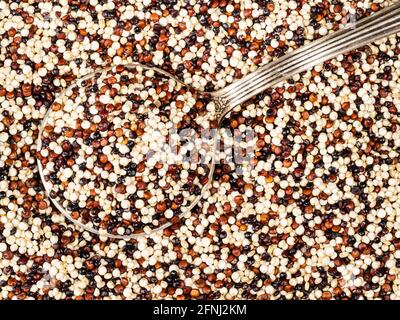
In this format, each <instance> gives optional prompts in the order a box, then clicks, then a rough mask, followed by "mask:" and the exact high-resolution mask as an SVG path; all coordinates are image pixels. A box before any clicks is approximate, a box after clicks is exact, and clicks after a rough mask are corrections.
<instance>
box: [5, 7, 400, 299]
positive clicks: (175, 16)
mask: <svg viewBox="0 0 400 320" xmlns="http://www.w3.org/2000/svg"><path fill="white" fill-rule="evenodd" d="M388 4H389V2H387V1H384V2H383V1H336V0H334V1H293V0H291V1H236V2H230V1H149V0H143V1H129V2H128V1H113V2H111V1H99V0H90V1H79V2H78V1H53V2H35V1H22V2H20V3H15V2H12V1H0V288H1V289H0V290H1V294H0V297H1V299H30V298H35V299H49V298H50V299H150V298H152V299H165V298H179V299H185V298H195V299H205V298H208V299H234V298H243V299H278V298H286V299H320V298H323V299H330V298H337V299H344V298H361V297H364V298H369V299H371V298H383V299H398V298H399V295H400V292H399V277H398V275H399V267H400V262H399V260H398V259H399V258H400V231H399V230H400V224H399V221H398V218H397V212H398V211H399V200H398V193H399V189H398V182H399V178H400V176H399V173H398V172H399V164H398V158H399V151H400V150H399V147H400V136H399V134H398V126H399V119H398V111H397V108H398V107H399V102H400V94H399V91H400V88H399V87H400V80H399V75H400V72H399V70H400V68H399V67H400V64H399V60H398V57H399V54H400V49H399V41H400V39H399V37H398V36H392V37H390V38H388V39H385V40H383V41H380V42H379V43H375V44H372V45H369V46H367V47H365V48H362V49H360V50H358V51H355V52H352V53H349V54H348V55H346V56H340V57H339V58H338V59H335V60H332V61H331V62H328V63H325V64H324V65H321V66H318V67H316V68H314V69H313V70H312V71H309V72H306V73H304V74H302V75H301V76H296V77H294V78H293V79H292V80H289V81H287V82H285V83H282V84H281V85H279V86H277V87H276V88H274V89H270V90H267V91H266V92H264V93H263V94H261V95H259V96H258V97H256V98H255V99H253V100H252V101H250V102H248V103H247V104H246V106H243V108H242V109H241V110H239V109H238V110H237V111H235V112H233V113H232V114H231V115H230V116H229V117H228V118H227V119H226V120H225V121H224V123H223V125H224V127H231V128H239V129H240V130H243V131H244V130H245V129H246V127H252V128H253V129H254V130H255V132H257V133H258V138H257V141H256V145H257V150H256V158H255V160H254V161H255V165H256V167H255V169H254V170H253V171H251V172H245V173H244V175H243V176H237V175H236V173H235V172H234V168H233V164H231V163H226V164H225V165H219V166H218V168H217V170H216V174H215V182H214V184H213V187H212V188H211V190H210V192H209V193H208V194H206V195H205V197H204V200H203V201H202V202H201V203H200V205H199V206H198V207H197V208H196V209H195V210H194V212H193V215H192V217H191V218H189V219H187V220H186V221H185V222H184V223H183V224H182V226H180V227H177V228H175V230H166V231H165V232H164V234H158V235H154V237H151V238H149V239H141V240H139V241H131V242H125V241H112V240H107V239H99V238H98V237H96V236H93V235H91V234H89V233H87V232H84V231H83V230H79V229H78V228H77V227H76V226H75V225H73V224H72V223H70V222H69V221H66V220H65V219H64V217H63V216H62V215H60V214H59V213H58V212H57V211H55V210H54V209H53V208H52V207H51V206H50V203H49V201H48V200H47V199H46V197H45V195H44V193H43V188H42V186H41V183H40V179H39V176H38V172H37V168H36V163H35V161H36V156H35V152H36V151H35V143H34V141H35V139H36V137H37V133H38V126H39V124H40V121H41V119H42V118H43V116H44V114H45V112H46V110H47V108H48V107H49V106H50V104H51V102H52V100H53V99H54V95H55V94H57V93H58V92H60V91H61V90H62V88H64V87H66V86H67V85H68V84H70V83H71V82H72V81H73V80H74V79H75V78H76V77H80V76H83V75H85V74H87V73H89V72H91V71H92V70H94V69H95V68H97V67H99V66H104V65H108V64H110V63H114V64H119V63H125V62H132V61H139V62H141V63H146V64H154V65H158V66H162V67H163V68H164V69H165V70H167V71H170V72H171V73H173V74H175V75H177V76H178V77H179V78H180V79H182V80H184V81H185V82H186V83H188V84H191V85H193V86H194V87H196V88H204V89H206V90H212V89H217V88H221V87H224V86H225V85H226V84H227V83H230V82H232V81H233V80H234V79H236V78H240V77H241V76H242V75H244V74H247V73H249V72H251V71H253V70H255V69H256V68H257V67H258V66H260V65H262V64H264V63H267V62H268V61H271V60H272V59H274V58H276V57H278V56H281V55H283V54H284V53H286V52H288V51H291V50H293V49H295V48H297V47H298V46H301V45H303V44H304V43H306V42H308V41H310V40H313V39H315V38H318V37H320V36H321V35H325V34H327V33H329V32H330V31H333V30H335V29H337V28H338V27H339V25H340V24H342V23H343V22H345V21H346V19H348V18H349V14H355V17H356V19H360V18H361V17H364V16H367V15H369V14H370V13H371V12H372V11H378V10H379V9H381V8H382V7H384V6H386V5H388ZM307 141H308V142H307ZM332 148H333V150H332Z"/></svg>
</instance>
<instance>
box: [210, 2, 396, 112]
mask: <svg viewBox="0 0 400 320" xmlns="http://www.w3.org/2000/svg"><path fill="white" fill-rule="evenodd" d="M397 32H400V2H396V3H395V4H393V5H391V6H389V7H387V8H385V9H383V10H380V11H378V12H377V13H375V14H372V15H371V16H369V17H367V18H364V19H362V20H360V21H358V22H356V23H353V24H350V25H347V27H345V28H343V29H341V30H339V31H336V32H334V33H332V34H330V35H328V36H325V37H323V38H320V39H318V40H316V41H313V42H311V43H309V44H308V45H305V46H303V47H301V48H299V49H297V50H295V51H293V52H291V53H289V54H286V55H284V56H282V57H280V58H278V59H277V60H275V61H273V62H272V63H269V64H267V65H265V66H263V67H261V68H259V69H258V70H257V71H255V72H253V73H251V74H249V75H247V76H245V77H244V78H242V79H240V80H238V81H236V82H234V83H232V84H230V85H229V86H227V87H225V88H224V89H221V90H219V91H216V92H215V93H213V95H214V96H215V97H216V98H217V100H218V98H219V99H220V102H221V106H222V105H223V107H221V108H220V110H218V111H219V112H218V116H219V118H220V119H222V118H223V117H224V116H225V115H226V114H227V113H228V112H229V111H230V110H232V109H233V108H234V107H236V106H238V105H240V104H241V103H243V102H245V101H246V100H248V99H250V98H252V97H254V96H255V95H257V94H259V93H261V92H263V91H264V90H265V89H267V88H269V87H272V86H274V85H276V84H278V83H280V82H281V81H283V80H285V79H288V78H290V77H292V76H294V75H296V74H298V73H300V72H303V71H306V70H309V69H310V68H312V67H314V66H315V65H318V64H320V63H322V62H324V61H326V60H329V59H332V58H334V57H337V56H338V55H340V54H342V53H345V52H348V51H350V50H354V49H357V48H360V47H362V46H364V45H367V44H369V43H371V42H374V41H376V40H379V39H381V38H384V37H386V36H389V35H391V34H394V33H397Z"/></svg>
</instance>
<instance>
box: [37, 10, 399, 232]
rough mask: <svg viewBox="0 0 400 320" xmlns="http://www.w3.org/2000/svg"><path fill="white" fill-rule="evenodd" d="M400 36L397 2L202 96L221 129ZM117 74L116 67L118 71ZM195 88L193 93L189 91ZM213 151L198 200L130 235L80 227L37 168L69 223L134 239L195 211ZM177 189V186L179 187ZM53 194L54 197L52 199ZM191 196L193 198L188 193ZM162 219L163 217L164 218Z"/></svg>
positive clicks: (212, 165)
mask: <svg viewBox="0 0 400 320" xmlns="http://www.w3.org/2000/svg"><path fill="white" fill-rule="evenodd" d="M397 32H400V3H399V2H396V3H395V4H393V5H391V6H389V7H387V8H385V9H383V10H381V11H379V12H377V13H374V14H373V15H371V16H369V17H367V18H364V19H362V20H360V21H358V22H356V23H354V24H351V25H349V26H347V27H345V28H343V29H341V30H339V31H336V32H333V33H332V34H330V35H328V36H325V37H322V38H320V39H318V40H316V41H313V42H311V43H309V44H308V45H305V46H303V47H301V48H299V49H297V50H295V51H293V52H291V53H289V54H286V55H284V56H282V57H280V58H278V59H277V60H275V61H273V62H272V63H269V64H267V65H265V66H263V67H260V68H259V69H258V70H257V71H255V72H253V73H251V74H249V75H247V76H245V77H243V78H242V79H240V80H238V81H236V82H234V83H232V84H230V85H228V86H227V87H225V88H223V89H220V90H218V91H215V92H210V93H204V94H207V95H209V96H210V97H211V99H212V102H213V103H214V105H215V109H214V111H213V112H214V114H213V118H214V119H216V122H217V123H218V125H219V126H220V124H221V122H222V120H223V119H224V118H225V116H226V115H227V114H228V113H229V112H230V111H232V110H233V109H234V108H235V107H237V106H239V105H241V104H242V103H244V102H245V101H247V100H249V99H250V98H252V97H254V96H256V95H257V94H259V93H261V92H263V91H264V90H266V89H268V88H270V87H273V86H274V85H276V84H278V83H280V82H282V81H284V80H286V79H288V78H290V77H292V76H294V75H296V74H299V73H301V72H303V71H306V70H309V69H310V68H312V67H313V66H315V65H318V64H320V63H322V62H324V61H326V60H329V59H332V58H334V57H336V56H338V55H340V54H342V53H345V52H347V51H350V50H353V49H356V48H359V47H362V46H364V45H366V44H369V43H371V42H374V41H376V40H379V39H381V38H384V37H386V36H389V35H391V34H394V33H397ZM124 68H127V69H130V70H135V68H136V69H137V70H145V71H151V72H153V71H154V72H156V73H158V74H160V75H163V76H164V77H166V78H169V79H172V80H173V81H175V82H176V83H178V84H181V85H183V86H184V84H183V83H182V82H181V81H180V80H179V79H177V78H176V77H175V76H173V75H172V74H170V73H168V72H166V71H164V70H161V69H159V68H156V67H149V66H144V65H141V64H138V63H132V64H129V65H126V66H124ZM112 70H113V67H108V68H104V69H102V70H100V71H96V72H93V73H91V74H88V75H87V76H85V77H82V78H80V79H79V80H78V82H79V83H84V82H85V81H89V80H90V79H95V78H96V77H98V75H99V74H100V73H104V72H110V71H112ZM117 70H118V69H117ZM74 86H75V84H72V85H71V86H69V87H68V88H67V89H65V90H64V91H63V92H62V93H61V94H60V97H59V98H61V97H63V96H64V95H65V94H66V92H68V90H71V88H73V87H74ZM192 90H193V89H192ZM51 114H52V108H50V109H49V110H48V112H47V114H46V115H45V117H44V119H43V121H42V124H41V128H40V131H39V138H38V141H37V150H38V151H41V150H43V148H44V144H43V139H45V138H44V134H45V128H46V126H47V125H48V121H49V118H50V115H51ZM213 148H214V152H213V154H212V156H211V157H210V158H209V159H208V162H209V163H208V167H209V171H208V179H207V183H205V184H204V185H200V187H201V192H199V194H198V195H197V196H195V197H194V196H193V197H192V198H193V199H191V201H189V203H187V204H185V205H184V206H182V207H181V208H179V210H180V212H179V214H177V215H175V216H174V218H173V219H171V220H168V221H164V223H163V224H161V225H156V226H155V227H154V228H147V229H146V228H145V229H144V230H135V231H134V232H131V233H128V234H118V233H117V234H115V233H110V232H109V231H107V230H105V229H102V228H95V227H94V226H93V225H90V224H89V225H88V224H87V223H82V222H81V221H78V220H77V219H76V218H74V217H72V215H71V210H68V209H67V208H65V206H64V205H63V203H61V202H62V201H61V200H60V199H57V197H55V196H54V192H53V191H54V190H53V189H54V188H55V185H51V184H49V181H48V177H47V176H46V174H45V168H44V166H43V163H42V161H41V159H38V168H39V174H40V177H41V180H42V182H43V185H44V188H45V191H46V193H47V195H48V196H49V198H50V199H51V201H52V202H53V204H54V205H55V207H56V208H57V209H58V210H59V211H60V212H61V213H62V214H63V215H64V216H66V217H67V218H68V219H70V220H71V221H73V222H74V223H76V224H77V225H79V226H81V227H82V228H84V229H85V230H87V231H90V232H92V233H95V234H98V235H102V236H107V237H110V238H116V239H132V238H137V237H140V236H149V235H151V234H152V233H153V232H157V231H161V230H163V229H165V228H168V227H170V226H171V225H173V224H176V223H177V222H178V221H179V220H180V219H181V218H182V217H183V216H185V215H186V214H187V213H190V211H191V210H192V209H193V207H194V206H195V205H196V204H197V203H198V201H199V200H200V199H201V198H202V197H203V196H204V193H205V191H206V190H207V189H208V187H209V186H210V183H211V182H212V178H213V173H214V168H215V153H216V149H215V148H216V144H215V140H214V145H213ZM178 185H179V184H178ZM179 192H180V193H181V194H183V195H186V196H188V195H189V194H190V193H188V192H186V191H185V192H184V191H183V190H179ZM52 194H53V196H51V195H52ZM191 196H192V195H191ZM164 220H165V219H164Z"/></svg>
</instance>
